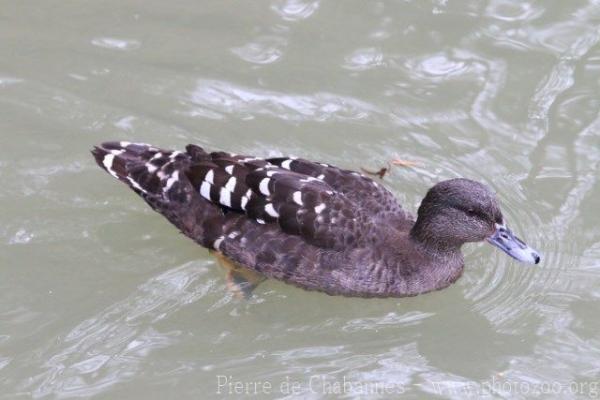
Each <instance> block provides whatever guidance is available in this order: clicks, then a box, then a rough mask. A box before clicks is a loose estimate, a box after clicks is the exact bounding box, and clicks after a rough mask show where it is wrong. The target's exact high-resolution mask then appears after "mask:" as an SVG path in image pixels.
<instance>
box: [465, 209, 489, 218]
mask: <svg viewBox="0 0 600 400" xmlns="http://www.w3.org/2000/svg"><path fill="white" fill-rule="evenodd" d="M467 215H468V216H470V217H474V218H480V219H486V216H485V214H484V213H482V212H481V211H479V210H476V209H473V208H469V209H467Z"/></svg>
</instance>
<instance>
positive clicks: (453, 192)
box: [411, 178, 540, 264]
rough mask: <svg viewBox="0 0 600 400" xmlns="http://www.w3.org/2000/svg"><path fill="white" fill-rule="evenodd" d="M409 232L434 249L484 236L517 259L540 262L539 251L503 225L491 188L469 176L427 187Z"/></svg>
mask: <svg viewBox="0 0 600 400" xmlns="http://www.w3.org/2000/svg"><path fill="white" fill-rule="evenodd" d="M411 236H412V237H413V238H414V239H415V240H417V241H420V242H422V243H423V244H424V245H425V246H426V247H429V248H431V249H432V250H433V251H444V250H448V249H456V248H460V246H461V245H462V244H463V243H466V242H479V241H483V240H487V241H488V242H489V243H491V244H493V245H494V246H496V247H498V248H500V249H501V250H503V251H504V252H506V253H507V254H508V255H510V256H511V257H513V258H515V259H517V260H519V261H522V262H527V263H531V264H537V263H539V262H540V256H539V254H538V252H537V251H535V250H534V249H532V248H531V247H529V246H528V245H527V244H525V242H523V241H522V240H521V239H519V238H518V237H517V236H515V235H514V234H513V233H512V231H511V230H510V229H509V228H508V227H507V226H506V221H505V220H504V217H503V216H502V212H501V211H500V206H499V205H498V200H497V199H496V196H495V194H494V193H493V192H492V191H491V189H490V188H489V187H487V186H486V185H483V184H481V183H479V182H475V181H472V180H469V179H462V178H460V179H451V180H447V181H443V182H440V183H438V184H437V185H435V186H434V187H432V188H431V189H429V191H428V192H427V195H426V196H425V198H424V199H423V202H422V203H421V206H420V207H419V211H418V218H417V222H416V223H415V226H414V227H413V229H412V231H411Z"/></svg>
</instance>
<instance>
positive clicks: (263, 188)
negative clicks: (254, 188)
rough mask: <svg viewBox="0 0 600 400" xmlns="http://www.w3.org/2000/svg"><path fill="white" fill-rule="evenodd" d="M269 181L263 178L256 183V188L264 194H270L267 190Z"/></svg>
mask: <svg viewBox="0 0 600 400" xmlns="http://www.w3.org/2000/svg"><path fill="white" fill-rule="evenodd" d="M269 181H270V179H269V178H264V179H263V180H262V181H260V184H259V185H258V190H260V192H261V193H262V194H264V195H265V196H269V195H271V192H269Z"/></svg>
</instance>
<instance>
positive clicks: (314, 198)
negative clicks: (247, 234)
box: [185, 146, 374, 250]
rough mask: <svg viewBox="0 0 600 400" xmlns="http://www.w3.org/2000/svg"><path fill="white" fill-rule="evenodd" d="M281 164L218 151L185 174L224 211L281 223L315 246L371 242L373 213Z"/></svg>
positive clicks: (262, 222)
mask: <svg viewBox="0 0 600 400" xmlns="http://www.w3.org/2000/svg"><path fill="white" fill-rule="evenodd" d="M188 152H189V146H188ZM275 161H276V160H274V159H267V160H264V159H258V158H254V157H246V156H240V155H235V154H230V153H224V152H215V153H211V154H210V159H209V160H208V159H206V160H200V161H198V162H195V163H193V164H192V165H191V166H190V167H189V168H188V169H187V170H186V172H185V173H186V176H187V177H188V179H189V180H190V182H191V184H192V186H193V187H194V188H195V189H196V191H197V192H198V193H200V196H202V197H203V198H204V199H206V200H208V201H210V202H211V203H213V204H216V205H219V206H221V207H222V208H223V210H224V212H226V213H227V212H236V213H243V214H244V215H245V216H246V217H247V218H249V219H251V220H253V221H256V223H258V224H260V225H270V224H276V225H277V226H278V227H279V229H280V230H281V231H282V232H283V233H285V234H288V235H296V236H299V237H301V238H302V239H303V240H304V241H305V242H307V243H309V244H311V245H313V246H317V247H320V248H323V249H333V250H343V249H347V248H351V247H355V246H358V245H360V244H362V243H364V241H366V240H368V238H369V234H370V233H372V230H373V227H374V224H373V221H372V219H371V215H369V213H367V212H365V210H364V209H363V208H361V207H358V206H357V204H356V203H355V202H354V201H353V200H351V199H349V198H348V196H347V195H346V194H345V193H343V192H340V191H339V190H336V188H334V187H332V186H331V185H330V184H329V183H327V182H326V181H325V180H324V179H323V177H321V176H318V175H317V176H312V175H309V174H305V173H303V172H302V171H300V170H295V171H294V170H292V169H291V168H288V167H291V164H292V163H291V162H290V163H286V162H281V163H279V164H277V163H276V162H275ZM259 230H260V229H259ZM263 230H264V231H265V232H266V231H267V229H263ZM253 231H256V229H253ZM243 233H244V232H241V234H243ZM224 239H225V236H224Z"/></svg>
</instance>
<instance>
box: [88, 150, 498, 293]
mask: <svg viewBox="0 0 600 400" xmlns="http://www.w3.org/2000/svg"><path fill="white" fill-rule="evenodd" d="M92 153H93V154H94V157H95V159H96V161H97V163H98V165H100V166H101V167H102V168H104V169H105V170H106V171H107V172H109V173H110V174H111V175H113V176H114V177H116V178H117V179H119V180H121V181H122V182H124V183H126V184H127V185H128V186H129V187H130V188H131V189H133V190H134V191H135V192H136V193H138V194H139V195H140V196H141V197H142V198H144V200H146V202H147V203H148V204H149V205H150V206H151V207H152V208H153V209H154V210H156V211H158V212H159V213H161V214H163V215H164V216H165V217H166V218H167V219H168V220H169V221H171V223H173V224H174V225H175V226H177V227H178V228H179V229H180V230H181V231H182V232H183V233H184V234H185V235H187V236H189V237H190V238H192V239H193V240H195V241H196V242H198V243H199V244H201V245H202V246H204V247H207V248H209V249H214V250H216V251H219V252H221V253H223V254H224V255H225V256H226V257H228V258H230V259H231V260H233V261H235V262H236V263H239V264H241V265H245V266H247V267H249V268H251V269H253V270H255V271H258V272H260V273H262V274H264V275H265V276H267V277H269V278H275V279H280V280H283V281H285V282H288V283H292V284H294V285H297V286H300V287H302V288H305V289H309V290H319V291H323V292H326V293H328V294H341V295H347V296H363V297H386V296H396V297H400V296H413V295H417V294H419V293H424V292H428V291H431V290H435V289H441V288H444V287H446V286H448V285H449V284H451V283H452V282H454V281H455V280H456V279H457V278H458V277H459V276H460V275H461V273H462V270H463V258H462V254H461V252H460V246H461V245H462V244H463V243H465V242H468V241H478V240H484V239H486V238H488V237H490V235H492V234H494V232H495V230H496V228H495V227H496V225H497V224H502V222H503V221H502V215H501V213H500V210H499V207H498V205H497V203H496V200H495V197H494V195H493V194H492V193H491V191H490V190H489V189H488V188H487V187H485V186H484V185H481V184H479V183H476V182H473V181H469V180H466V179H457V180H451V181H446V182H442V183H440V184H438V185H436V186H435V187H434V188H432V189H431V190H430V191H429V193H428V194H427V196H426V197H425V199H424V201H423V204H422V205H421V208H420V209H419V220H418V222H417V223H416V225H415V221H414V218H413V217H412V216H411V215H410V214H408V213H407V212H405V211H404V210H403V209H402V207H401V206H400V205H399V204H398V203H397V201H396V199H395V198H394V196H393V195H392V194H391V193H390V192H389V191H388V190H386V189H385V188H384V187H382V186H381V185H379V184H378V183H376V182H374V181H373V180H371V179H369V178H367V177H364V176H362V175H361V174H359V173H356V172H352V171H348V170H343V169H340V168H337V167H334V166H331V165H327V164H321V163H315V162H311V161H307V160H304V159H294V158H283V157H280V158H269V159H259V158H255V157H246V156H240V155H235V154H231V153H225V152H212V153H208V152H206V151H204V150H203V149H202V148H200V147H198V146H195V145H188V146H187V147H186V151H185V152H178V151H167V150H161V149H158V148H155V147H152V146H150V145H146V144H136V143H129V142H106V143H103V144H102V145H100V146H97V147H95V148H94V150H92ZM457 222H458V223H457Z"/></svg>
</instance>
